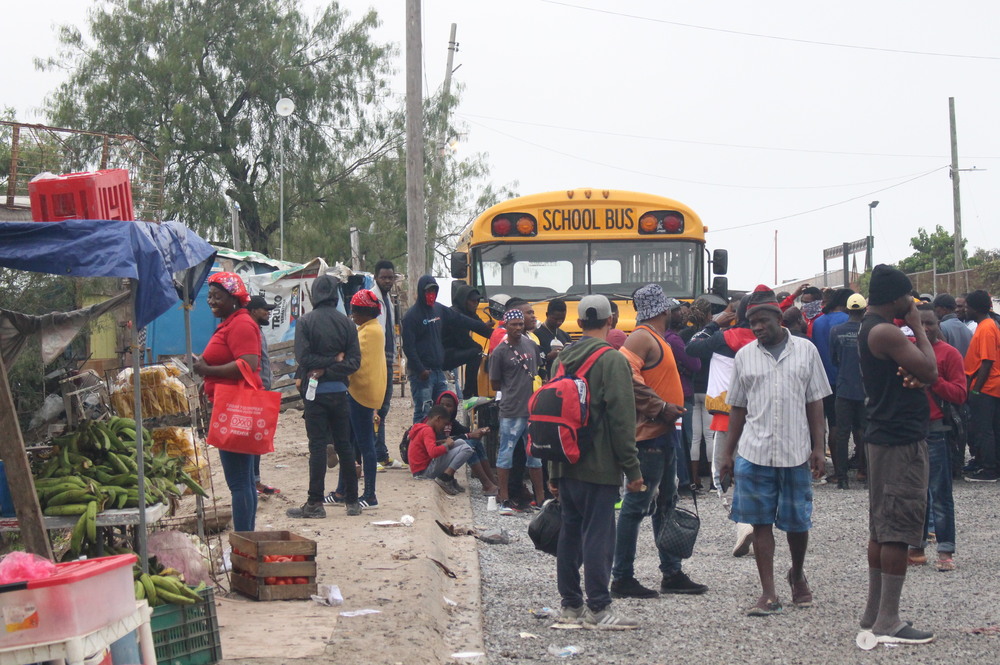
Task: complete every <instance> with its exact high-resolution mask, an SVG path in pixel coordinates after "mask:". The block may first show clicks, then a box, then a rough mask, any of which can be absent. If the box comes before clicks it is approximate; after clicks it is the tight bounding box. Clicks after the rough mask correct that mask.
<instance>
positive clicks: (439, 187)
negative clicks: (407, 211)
mask: <svg viewBox="0 0 1000 665" xmlns="http://www.w3.org/2000/svg"><path fill="white" fill-rule="evenodd" d="M457 32H458V26H457V25H456V24H455V23H452V24H451V36H450V37H449V38H448V65H447V68H446V69H445V72H444V85H443V86H442V94H441V116H440V120H439V121H438V131H437V136H436V137H435V144H434V151H433V153H432V154H431V164H433V165H434V170H433V171H432V172H431V197H430V200H429V201H428V202H427V237H428V238H429V239H430V242H428V243H427V265H428V266H430V267H431V268H432V269H433V267H434V242H435V240H436V239H437V234H438V227H439V226H440V220H439V219H438V218H439V217H440V213H441V194H442V192H443V190H444V186H443V180H444V178H443V176H444V151H445V146H446V145H447V143H446V141H447V140H448V115H449V111H451V73H452V71H453V68H454V63H455V51H457V50H458V42H456V41H455V36H456V34H457Z"/></svg>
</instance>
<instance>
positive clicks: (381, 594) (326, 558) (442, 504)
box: [213, 398, 484, 665]
mask: <svg viewBox="0 0 1000 665" xmlns="http://www.w3.org/2000/svg"><path fill="white" fill-rule="evenodd" d="M409 410H410V401H409V399H404V398H396V399H395V400H394V402H393V408H392V410H391V411H390V414H389V423H388V430H387V440H388V441H389V442H390V443H389V450H390V454H392V453H393V452H394V450H395V448H396V445H397V444H398V442H399V439H400V438H401V437H402V433H403V431H404V429H405V426H406V425H407V424H408V423H407V421H408V420H409V418H408V414H409ZM307 463H308V446H307V443H306V436H305V427H304V425H303V421H302V417H301V412H300V411H296V410H290V411H287V412H285V413H284V414H282V416H281V421H280V423H279V429H278V436H277V438H276V440H275V453H274V454H272V455H268V456H266V457H265V458H264V459H263V460H262V464H261V474H262V477H263V481H264V482H265V483H267V484H269V485H272V486H275V487H278V488H280V489H281V494H279V495H276V496H274V497H272V498H270V499H268V500H266V501H261V502H260V505H259V507H258V513H257V530H258V531H264V530H275V531H280V530H289V531H294V532H295V533H298V534H300V535H303V536H305V537H307V538H311V539H314V540H316V542H317V544H318V550H319V554H318V556H317V563H318V567H319V579H318V582H319V583H320V584H336V585H338V586H339V587H340V590H341V593H342V595H343V597H344V604H343V605H341V606H339V607H324V606H321V605H319V604H317V603H315V602H313V601H311V600H310V601H277V602H265V603H259V602H255V601H252V600H249V599H247V598H245V597H243V596H241V595H239V594H236V593H231V594H227V593H225V592H224V591H220V593H219V594H218V596H217V597H218V598H219V600H218V602H217V609H218V613H219V624H220V633H221V636H222V653H223V656H224V657H225V660H224V661H223V662H225V663H247V662H253V663H255V664H262V665H263V664H270V663H275V664H277V663H289V662H300V661H301V662H306V661H308V662H321V663H323V662H327V663H337V665H354V664H358V665H362V664H364V665H368V664H373V663H386V664H390V665H391V664H395V663H400V664H402V663H405V664H406V665H411V664H413V665H419V664H423V663H427V664H430V663H434V664H438V663H444V662H452V659H451V658H450V654H452V653H453V652H459V651H483V650H484V649H483V638H482V614H481V597H480V585H479V562H478V558H477V553H476V543H477V541H476V540H474V539H473V538H471V537H468V536H465V537H457V538H453V537H449V536H447V535H445V534H444V533H443V532H442V531H441V529H440V528H439V527H438V526H437V524H435V520H440V521H442V522H451V523H456V524H462V525H471V520H472V511H471V507H470V505H469V498H468V496H469V495H468V494H462V495H459V496H457V497H447V496H444V495H443V493H442V492H440V491H439V489H438V488H437V486H436V485H434V484H433V483H430V482H426V481H416V480H413V478H412V477H411V476H410V473H409V471H406V470H390V471H386V472H384V473H380V474H378V481H377V482H378V498H379V502H380V505H379V506H378V508H376V509H374V510H370V511H368V510H366V511H365V512H364V513H363V514H362V515H361V517H351V518H349V517H347V515H345V514H344V509H343V507H339V506H331V507H329V508H328V509H327V518H326V519H324V520H293V519H291V518H288V517H286V516H285V510H286V509H287V508H289V507H291V506H295V505H299V504H301V503H302V502H304V500H305V493H306V492H305V490H306V486H307V484H308V472H307ZM213 483H214V486H215V490H216V492H217V497H218V500H219V503H220V504H221V503H228V502H229V495H228V491H227V490H226V486H225V481H224V479H223V477H222V469H221V466H220V465H219V464H218V460H217V457H216V458H214V459H213ZM331 483H333V484H335V483H336V474H335V472H331V473H330V474H328V475H327V489H331V488H332V485H331ZM404 514H408V515H412V516H413V517H414V518H415V520H416V521H415V523H414V524H413V526H411V527H378V526H374V525H372V524H371V523H372V522H373V521H378V520H390V519H391V520H398V519H399V518H400V517H401V516H402V515H404ZM225 538H226V540H227V541H228V536H225ZM435 561H438V562H440V563H441V564H442V565H443V566H444V567H446V568H447V569H448V570H450V571H452V572H453V573H454V574H455V578H450V577H448V576H447V574H446V573H445V571H444V570H443V569H442V567H441V566H439V565H438V564H437V563H435ZM449 601H450V602H449ZM451 603H455V604H454V605H452V604H451ZM363 609H374V610H378V611H379V613H378V614H368V615H364V616H356V617H343V616H340V612H344V611H351V610H363Z"/></svg>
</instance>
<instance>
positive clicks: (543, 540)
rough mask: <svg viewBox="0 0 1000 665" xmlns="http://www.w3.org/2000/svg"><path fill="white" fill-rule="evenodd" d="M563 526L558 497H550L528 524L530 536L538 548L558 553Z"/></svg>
mask: <svg viewBox="0 0 1000 665" xmlns="http://www.w3.org/2000/svg"><path fill="white" fill-rule="evenodd" d="M561 528H562V508H561V507H560V506H559V500H558V499H549V500H548V501H546V502H545V503H544V504H542V509H541V510H540V511H538V514H537V515H535V516H534V517H533V518H532V519H531V523H530V524H528V537H529V538H531V542H533V543H534V544H535V549H536V550H541V551H543V552H545V553H546V554H551V555H552V556H555V555H556V549H557V548H558V546H559V529H561Z"/></svg>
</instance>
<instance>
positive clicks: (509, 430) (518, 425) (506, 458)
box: [497, 416, 542, 469]
mask: <svg viewBox="0 0 1000 665" xmlns="http://www.w3.org/2000/svg"><path fill="white" fill-rule="evenodd" d="M527 430H528V416H524V417H523V418H500V450H498V451H497V468H498V469H509V468H511V467H513V466H514V449H515V448H516V447H517V446H518V445H522V446H523V445H525V436H524V433H525V432H526V431H527ZM524 452H525V455H524V467H525V468H526V469H540V468H542V460H540V459H538V458H537V457H532V456H531V455H528V454H527V452H528V450H527V449H525V451H524Z"/></svg>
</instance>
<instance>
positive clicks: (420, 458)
mask: <svg viewBox="0 0 1000 665" xmlns="http://www.w3.org/2000/svg"><path fill="white" fill-rule="evenodd" d="M446 452H448V448H447V447H446V446H443V445H439V444H438V442H437V433H436V432H435V431H434V428H432V427H431V426H430V425H428V424H426V423H417V424H416V425H414V426H413V427H412V428H411V429H410V448H409V450H407V451H406V459H407V460H408V462H409V464H410V473H420V472H421V471H423V470H424V469H426V468H427V467H428V466H429V465H430V463H431V460H432V459H434V458H435V457H441V455H444V454H445V453H446Z"/></svg>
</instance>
